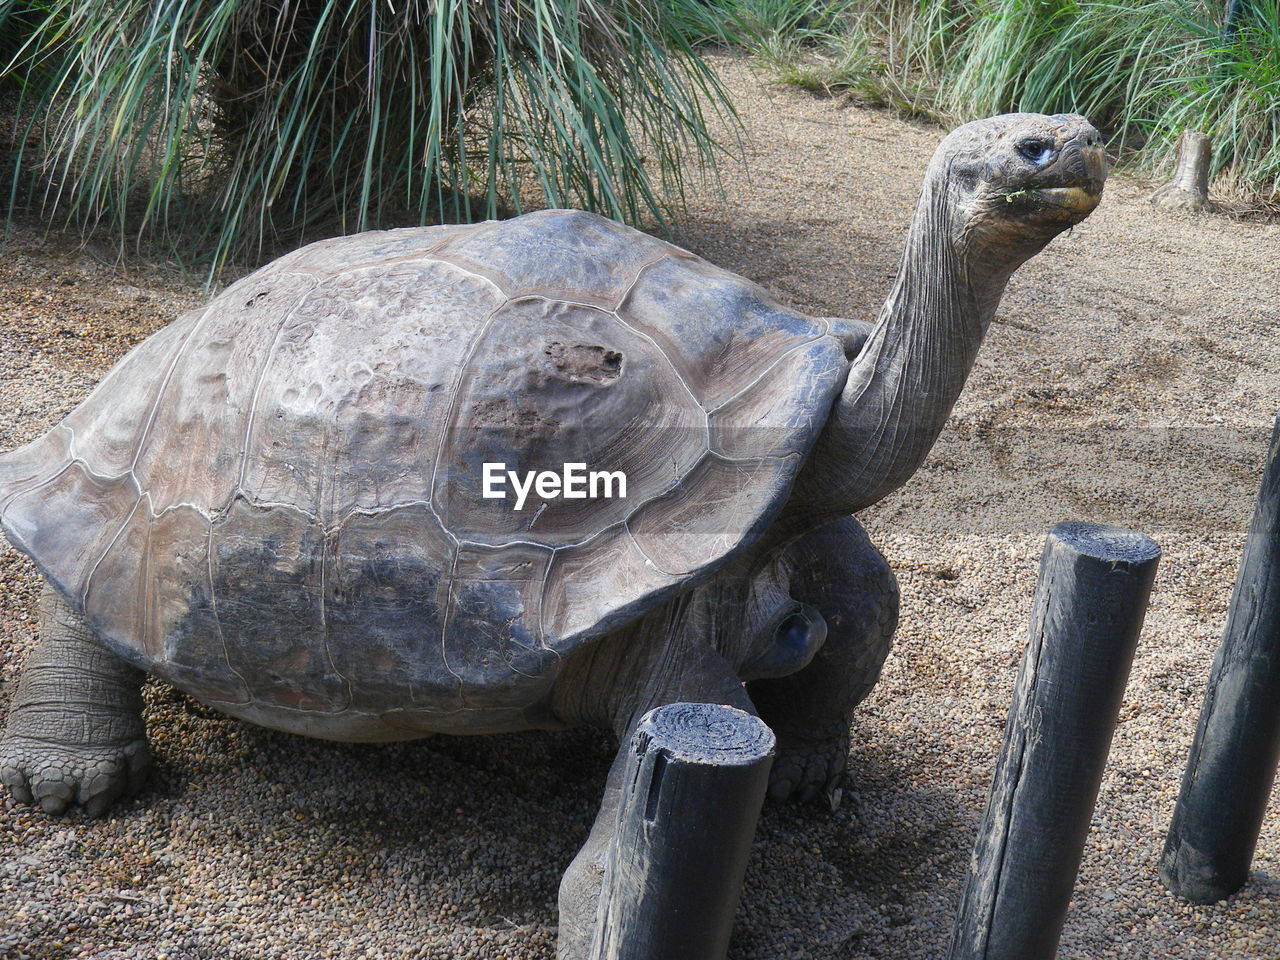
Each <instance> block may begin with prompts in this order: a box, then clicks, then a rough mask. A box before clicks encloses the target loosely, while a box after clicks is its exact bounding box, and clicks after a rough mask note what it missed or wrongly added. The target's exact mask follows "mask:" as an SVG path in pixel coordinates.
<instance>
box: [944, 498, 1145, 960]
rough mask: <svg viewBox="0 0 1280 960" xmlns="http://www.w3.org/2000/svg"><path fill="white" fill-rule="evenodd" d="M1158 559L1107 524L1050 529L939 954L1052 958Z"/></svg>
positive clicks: (987, 959) (993, 959)
mask: <svg viewBox="0 0 1280 960" xmlns="http://www.w3.org/2000/svg"><path fill="white" fill-rule="evenodd" d="M1159 559H1160V548H1159V547H1158V546H1156V544H1155V542H1154V541H1153V540H1151V539H1150V538H1149V537H1145V536H1143V535H1142V534H1140V533H1134V532H1132V531H1129V530H1121V529H1119V528H1117V527H1104V526H1098V525H1096V524H1089V523H1060V524H1058V525H1057V526H1055V527H1054V528H1053V530H1052V532H1050V534H1049V539H1048V542H1047V543H1046V544H1045V548H1044V555H1043V557H1042V558H1041V560H1040V580H1039V584H1038V585H1037V587H1036V599H1035V606H1034V608H1033V611H1032V616H1031V636H1030V639H1029V641H1028V643H1027V649H1026V652H1025V654H1024V655H1023V657H1022V666H1021V667H1020V668H1019V671H1018V682H1017V687H1016V689H1015V691H1014V698H1013V703H1012V705H1011V706H1010V708H1009V719H1008V722H1007V723H1006V725H1005V733H1004V746H1003V747H1002V748H1001V751H1000V760H999V763H998V764H997V766H996V773H995V778H994V780H993V782H992V786H991V797H990V799H989V801H988V803H987V811H986V815H985V816H984V818H983V821H982V826H981V827H980V828H979V830H978V838H977V841H976V843H975V845H974V851H973V859H972V861H971V862H970V868H969V879H968V882H967V883H966V885H965V889H964V893H963V895H962V896H961V899H960V910H959V914H958V916H957V918H956V925H955V931H954V933H953V935H952V940H951V949H950V952H949V954H948V957H949V958H950V960H1053V957H1054V956H1055V955H1056V954H1057V950H1058V940H1059V938H1060V937H1061V935H1062V923H1063V920H1064V919H1065V918H1066V913H1067V903H1068V901H1069V900H1070V899H1071V890H1072V887H1073V886H1074V885H1075V880H1076V873H1077V871H1078V870H1079V867H1080V856H1081V854H1082V853H1083V852H1084V842H1085V837H1086V835H1087V834H1088V832H1089V820H1090V817H1091V816H1092V814H1093V805H1094V803H1095V801H1096V800H1097V798H1098V787H1099V785H1100V784H1101V782H1102V771H1103V767H1104V766H1105V765H1106V760H1107V753H1108V751H1109V750H1110V747H1111V736H1112V734H1113V733H1114V732H1115V726H1116V721H1117V718H1118V717H1119V713H1120V702H1121V699H1122V698H1123V695H1124V688H1125V683H1126V681H1127V680H1128V677H1129V668H1130V666H1131V665H1132V663H1133V654H1134V650H1135V648H1136V647H1137V642H1138V633H1139V632H1140V631H1141V629H1142V620H1143V616H1144V614H1145V612H1146V609H1147V600H1148V598H1149V596H1150V593H1151V584H1152V582H1153V580H1154V579H1155V573H1156V565H1157V563H1158V562H1159Z"/></svg>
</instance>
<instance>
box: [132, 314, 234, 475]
mask: <svg viewBox="0 0 1280 960" xmlns="http://www.w3.org/2000/svg"><path fill="white" fill-rule="evenodd" d="M215 303H217V298H216V297H215V298H214V299H213V300H211V301H209V303H208V304H206V305H205V308H204V312H203V313H201V314H200V319H199V320H197V321H196V322H195V323H193V324H192V325H191V329H190V330H189V331H188V332H187V335H186V337H184V338H183V340H182V343H180V344H178V349H177V350H175V351H173V359H172V360H170V361H169V369H168V370H166V371H165V374H164V379H163V380H162V381H161V382H160V389H159V390H157V391H156V396H155V399H154V400H152V401H151V409H150V410H149V411H148V412H147V423H146V425H145V426H144V427H143V428H142V432H141V433H139V434H138V445H137V446H136V447H134V450H133V463H132V464H131V465H130V467H129V472H130V473H133V472H134V471H135V470H137V469H138V461H139V460H140V459H141V458H142V451H143V450H144V449H146V446H147V441H148V440H149V439H150V438H151V428H152V427H153V426H155V422H156V414H157V413H158V412H159V410H160V403H161V401H162V400H164V396H165V394H166V393H168V392H169V384H170V383H171V382H172V380H173V371H175V370H177V369H178V362H179V361H180V360H181V359H182V356H183V354H184V353H185V352H186V349H187V347H188V346H189V345H190V343H191V341H192V340H194V339H195V336H196V333H197V332H198V331H199V330H200V328H201V327H203V326H204V322H205V321H206V320H208V319H209V315H210V314H211V313H212V312H213V305H214V304H215ZM139 486H141V484H139Z"/></svg>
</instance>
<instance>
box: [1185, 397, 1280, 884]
mask: <svg viewBox="0 0 1280 960" xmlns="http://www.w3.org/2000/svg"><path fill="white" fill-rule="evenodd" d="M1278 761H1280V416H1277V418H1276V425H1275V429H1274V430H1273V431H1272V434H1271V448H1270V450H1269V451H1268V453H1267V463H1266V467H1265V468H1264V470H1263V476H1262V490H1261V492H1260V493H1259V494H1258V505H1257V508H1256V509H1255V510H1254V513H1253V522H1252V523H1251V524H1250V525H1249V535H1248V538H1247V539H1246V540H1245V548H1244V558H1243V559H1242V560H1241V561H1240V571H1239V573H1238V574H1237V576H1236V586H1235V591H1234V593H1233V594H1232V596H1231V607H1230V609H1229V610H1228V611H1227V626H1226V629H1225V631H1224V632H1223V637H1222V644H1221V645H1220V646H1219V647H1218V655H1217V657H1216V658H1215V659H1214V662H1213V671H1212V673H1211V674H1210V676H1209V686H1208V689H1207V690H1206V692H1205V698H1204V706H1203V707H1202V708H1201V711H1200V722H1199V724H1198V726H1197V727H1196V736H1195V740H1194V741H1193V743H1192V746H1191V757H1190V759H1189V760H1188V762H1187V769H1186V772H1185V773H1184V774H1183V778H1182V790H1181V792H1180V793H1179V796H1178V805H1177V806H1176V807H1175V808H1174V811H1173V822H1172V824H1171V825H1170V827H1169V837H1168V840H1166V842H1165V847H1164V855H1163V856H1162V857H1161V860H1160V878H1161V879H1162V880H1163V881H1164V883H1165V886H1167V887H1168V888H1169V889H1170V890H1172V891H1173V892H1174V893H1175V894H1177V895H1178V896H1180V897H1183V898H1185V899H1187V900H1191V901H1192V902H1194V903H1214V902H1216V901H1218V900H1224V899H1226V898H1227V897H1229V896H1230V895H1231V894H1233V893H1235V892H1236V891H1237V890H1239V889H1240V888H1241V887H1242V886H1244V882H1245V881H1246V880H1247V879H1248V878H1249V864H1250V863H1251V862H1252V860H1253V851H1254V848H1255V847H1256V846H1257V843H1258V833H1259V831H1261V829H1262V818H1263V816H1264V814H1265V813H1266V809H1267V800H1268V798H1269V796H1270V794H1271V783H1272V781H1273V780H1274V779H1275V775H1276V765H1277V762H1278Z"/></svg>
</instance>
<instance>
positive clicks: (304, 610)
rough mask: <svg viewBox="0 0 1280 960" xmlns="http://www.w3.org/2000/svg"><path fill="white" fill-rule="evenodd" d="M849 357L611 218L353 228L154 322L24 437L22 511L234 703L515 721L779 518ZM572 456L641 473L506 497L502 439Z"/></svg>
mask: <svg viewBox="0 0 1280 960" xmlns="http://www.w3.org/2000/svg"><path fill="white" fill-rule="evenodd" d="M845 370H846V361H845V358H844V354H843V352H842V349H841V345H840V343H839V342H838V341H837V339H836V338H835V337H833V336H831V335H829V331H828V328H827V324H826V322H825V321H822V320H816V319H813V318H810V317H806V316H803V315H800V314H797V313H795V312H793V311H791V310H788V309H786V308H784V307H782V306H780V305H779V304H777V303H776V302H774V301H773V300H772V299H771V298H770V297H769V296H768V295H767V294H766V293H765V292H764V291H763V290H762V289H761V288H760V287H758V286H756V285H755V284H752V283H750V282H748V281H746V280H744V279H742V278H741V277H738V276H735V275H733V274H730V273H727V272H725V271H723V270H720V269H718V268H716V267H714V266H712V265H710V264H708V263H706V262H705V261H703V260H701V259H699V258H698V257H695V256H693V255H692V254H689V253H687V252H685V251H683V250H680V249H679V248H677V247H674V246H672V245H670V244H667V243H664V242H662V241H660V240H657V239H654V238H652V237H649V236H647V235H645V234H642V233H639V232H637V231H635V230H632V229H630V228H628V227H623V226H620V225H618V224H616V223H613V222H611V221H608V220H604V219H602V218H599V217H596V216H592V215H589V214H584V213H579V212H574V211H544V212H541V213H536V214H529V215H527V216H523V217H519V218H517V219H514V220H510V221H506V222H500V223H486V224H479V225H474V226H444V227H430V228H414V229H404V230H391V231H385V232H373V233H364V234H358V235H356V236H351V237H342V238H338V239H333V240H326V241H322V242H320V243H315V244H312V245H310V246H307V247H304V248H302V249H300V250H298V251H296V252H294V253H292V254H289V255H287V256H285V257H283V258H281V259H279V260H277V261H275V262H274V263H271V264H269V265H267V266H266V267H264V268H262V269H261V270H258V271H257V272H256V273H253V274H252V275H250V276H248V277H246V278H244V279H242V280H240V281H238V282H237V283H235V284H233V285H232V286H230V287H229V288H227V289H226V290H225V291H224V292H223V293H221V294H220V295H219V296H217V297H216V298H215V299H213V300H212V301H211V302H209V304H208V305H207V306H205V307H204V308H203V309H201V310H197V311H194V312H192V313H189V314H187V315H185V316H183V317H181V318H180V319H178V320H177V321H175V322H174V323H172V324H171V325H169V326H167V327H165V328H164V329H162V330H160V331H158V332H157V333H156V334H154V335H153V336H152V337H150V338H149V339H147V340H146V341H144V342H143V343H141V344H139V345H138V346H137V347H136V348H135V349H134V350H133V351H132V352H130V353H129V354H128V355H127V356H126V357H125V358H124V359H123V360H122V361H121V362H120V363H119V364H118V365H117V366H116V367H115V368H114V369H113V370H112V371H111V372H110V373H109V374H108V375H107V377H106V379H105V380H104V381H103V382H102V383H101V384H100V385H99V386H98V388H97V389H96V390H95V391H94V392H93V393H92V394H91V395H90V396H89V398H88V399H86V400H85V401H84V402H83V403H82V404H81V405H80V406H79V407H77V408H76V409H75V410H74V411H73V412H72V413H71V414H70V415H69V416H68V417H67V418H66V419H65V420H64V421H63V422H62V423H61V424H59V425H58V426H57V427H55V428H54V429H53V430H51V431H50V432H49V433H48V434H46V435H45V436H44V437H42V438H40V439H38V440H36V441H34V442H33V443H31V444H28V445H27V446H25V447H23V448H21V449H19V450H16V451H14V452H12V453H9V454H7V455H5V456H0V522H2V524H3V527H4V530H5V532H6V533H7V534H8V537H9V539H10V540H11V541H12V542H13V543H14V545H15V546H17V547H18V548H19V549H21V550H23V551H25V552H26V553H28V554H30V555H31V556H32V557H33V558H34V560H35V561H36V563H37V564H38V566H39V568H40V570H41V572H42V573H43V574H44V575H45V576H46V577H47V578H48V579H49V580H50V581H51V582H52V583H53V584H54V586H55V587H56V588H57V589H58V590H59V591H60V592H61V593H62V594H64V595H65V596H66V597H67V598H68V600H69V601H70V602H71V603H72V604H73V605H74V606H76V607H77V608H79V609H82V610H83V612H84V614H85V616H86V617H87V619H88V620H89V621H90V623H92V624H93V626H94V627H95V629H96V630H97V631H98V632H99V634H100V636H101V637H102V638H103V640H104V641H105V642H106V643H107V644H108V646H109V647H110V648H111V649H113V650H114V651H115V652H116V653H117V654H119V655H120V656H122V657H124V658H125V659H127V660H129V661H131V662H133V663H135V664H136V665H138V666H140V667H142V668H144V669H146V670H148V671H150V672H152V673H154V674H156V675H158V676H160V677H162V678H164V679H166V680H169V681H170V682H172V683H173V684H175V685H176V686H178V687H180V688H182V689H184V690H186V691H188V692H189V693H191V694H193V695H194V696H196V697H198V698H199V699H202V700H204V701H206V702H209V703H213V704H215V705H218V706H221V707H223V708H224V709H228V710H229V711H230V712H233V713H240V714H243V715H250V716H256V718H258V719H260V720H262V718H264V717H268V719H267V720H266V721H264V722H269V723H271V724H272V725H276V726H293V727H301V728H302V732H308V730H315V731H319V732H320V735H327V736H341V737H346V738H351V739H364V738H375V737H378V738H381V737H384V736H386V734H387V730H386V724H387V723H388V722H390V721H388V718H393V717H395V716H397V715H399V716H401V717H402V718H405V723H406V724H407V726H408V727H412V728H413V729H414V730H422V729H425V728H431V729H439V730H463V729H472V730H477V731H478V730H489V729H506V728H513V727H518V726H521V722H520V718H521V717H523V716H525V715H526V714H527V713H528V711H530V710H531V709H533V708H534V707H535V706H536V705H537V704H538V703H541V702H545V700H546V699H547V696H548V693H549V690H550V686H551V684H552V682H553V680H554V678H555V674H556V667H557V664H558V662H559V661H560V659H561V658H562V657H564V656H565V655H566V654H568V653H569V652H571V651H573V650H574V649H575V648H577V647H578V646H579V645H580V644H582V643H584V642H586V641H589V640H590V639H591V638H594V637H598V636H600V635H601V634H603V633H605V632H607V631H609V630H611V629H615V628H617V627H618V626H621V625H623V624H625V623H626V622H628V621H630V620H632V619H634V618H635V617H637V616H639V615H640V614H642V613H643V612H645V611H646V610H649V609H651V608H653V607H654V606H656V605H657V604H659V603H661V602H662V601H663V600H664V599H666V598H668V597H670V596H671V595H673V594H674V593H676V592H677V591H680V590H681V589H684V588H685V587H687V586H688V585H689V584H690V583H691V582H693V581H695V580H696V579H697V578H699V577H701V576H705V575H707V574H709V573H710V572H711V571H713V570H714V569H715V568H716V567H717V566H719V565H720V564H721V563H723V562H724V561H725V560H726V559H728V558H729V557H730V556H732V555H733V554H734V553H735V552H736V551H738V550H740V549H741V548H742V547H744V546H745V545H746V544H748V543H750V542H751V541H752V540H753V539H754V538H755V537H756V536H757V535H758V534H759V533H760V531H761V530H763V529H764V527H765V526H767V524H768V523H769V521H770V520H771V519H772V517H773V516H774V515H775V514H776V512H777V511H778V509H779V508H780V507H781V505H782V503H783V502H784V501H785V499H786V496H787V493H788V491H789V489H790V486H791V483H792V481H793V479H794V477H795V475H796V472H797V470H798V469H799V467H800V465H801V464H802V462H803V460H804V458H805V457H806V456H807V454H808V452H809V450H810V447H811V445H812V444H813V442H814V440H815V438H816V436H817V434H818V432H819V430H820V429H821V427H822V425H823V424H824V422H825V421H826V418H827V414H828V411H829V410H830V408H831V404H832V401H833V399H834V397H835V395H836V393H837V391H838V390H839V388H840V386H841V385H842V383H843V378H844V374H845ZM570 463H574V464H580V465H583V466H585V467H586V468H587V469H588V470H589V471H592V472H595V471H608V472H615V471H617V472H621V473H622V474H623V475H624V476H625V482H626V491H625V492H626V496H625V497H624V496H618V495H616V494H617V492H618V491H617V490H616V489H615V491H614V493H615V495H614V496H612V497H606V496H603V495H597V496H595V497H591V496H586V497H569V496H556V495H547V496H539V492H540V491H539V490H537V489H533V490H530V491H529V493H528V497H527V501H526V502H525V503H524V504H523V508H522V509H516V496H515V494H514V493H511V494H510V495H509V496H507V497H506V498H498V497H495V496H492V495H491V496H485V493H486V487H485V471H486V468H485V464H504V465H505V468H506V469H509V470H512V471H516V472H517V474H519V475H521V476H523V475H524V474H525V473H527V472H528V471H554V472H557V473H559V472H561V471H562V468H563V466H564V465H565V464H570ZM492 469H496V468H492ZM615 486H616V485H615ZM508 490H509V488H508ZM488 492H489V493H490V494H492V493H494V492H495V487H494V486H491V487H490V488H489V489H488ZM543 492H546V491H543ZM597 493H598V494H600V493H601V491H600V490H597ZM234 707H239V708H241V709H239V710H237V709H232V708H234ZM290 712H298V713H301V714H305V715H307V716H309V717H319V715H330V721H329V722H325V723H316V724H312V725H310V726H309V725H308V724H307V723H306V722H303V723H300V724H292V725H291V724H287V723H282V722H280V721H279V717H280V716H282V715H285V714H288V713H290ZM269 716H270V717H275V718H276V720H275V721H274V722H273V721H271V720H270V719H269Z"/></svg>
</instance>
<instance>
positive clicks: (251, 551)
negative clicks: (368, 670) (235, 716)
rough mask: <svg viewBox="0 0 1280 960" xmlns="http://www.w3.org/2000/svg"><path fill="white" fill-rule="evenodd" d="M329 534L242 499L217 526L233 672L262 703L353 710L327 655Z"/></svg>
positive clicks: (215, 549)
mask: <svg viewBox="0 0 1280 960" xmlns="http://www.w3.org/2000/svg"><path fill="white" fill-rule="evenodd" d="M325 547H326V537H325V532H324V530H323V529H322V528H321V527H320V526H319V525H318V524H316V523H315V522H314V520H313V519H312V518H311V517H308V516H307V515H305V514H302V513H299V512H298V511H297V510H294V509H292V508H288V507H279V506H270V507H261V506H256V505H254V504H251V503H249V502H247V501H245V500H243V499H236V501H235V502H234V503H233V504H232V505H231V508H230V510H228V511H227V513H226V515H225V516H224V517H222V518H221V519H220V520H219V521H218V522H217V523H215V524H214V527H213V538H212V543H211V547H210V548H211V552H212V555H211V557H210V561H211V579H212V584H213V594H214V598H215V602H216V604H217V610H218V623H219V624H220V626H221V630H222V637H223V642H224V644H225V647H226V655H227V660H228V662H229V666H230V668H231V669H232V670H233V671H234V672H235V673H237V674H239V675H240V676H241V677H243V678H244V679H245V683H246V684H247V685H248V687H249V693H250V694H251V696H252V697H253V698H254V699H255V700H257V701H259V702H262V703H266V704H271V705H274V706H278V707H285V708H290V709H295V710H306V711H312V712H319V713H335V712H339V711H342V710H345V709H347V707H348V706H349V705H350V700H351V697H350V693H349V690H348V687H347V682H346V679H345V678H344V677H342V676H341V675H340V674H339V673H338V671H337V669H336V668H335V667H334V665H333V661H332V660H331V658H330V656H329V651H328V644H327V643H326V642H325V641H326V638H327V630H326V629H325V605H324V583H323V570H324V555H325Z"/></svg>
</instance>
